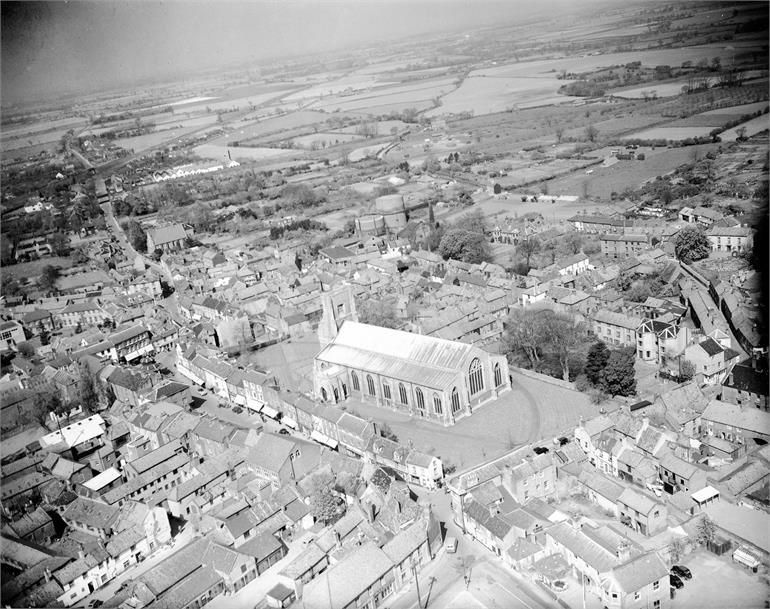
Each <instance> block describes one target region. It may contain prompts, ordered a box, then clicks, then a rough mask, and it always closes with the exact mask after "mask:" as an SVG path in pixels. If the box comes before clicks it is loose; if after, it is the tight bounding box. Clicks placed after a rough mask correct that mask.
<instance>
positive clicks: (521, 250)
mask: <svg viewBox="0 0 770 609" xmlns="http://www.w3.org/2000/svg"><path fill="white" fill-rule="evenodd" d="M539 251H540V240H539V239H538V238H537V237H529V238H527V239H524V240H523V241H521V242H520V243H519V244H518V245H517V246H516V253H517V254H519V256H523V257H524V260H525V261H526V263H527V268H528V269H530V268H532V265H531V264H530V261H531V260H532V256H534V255H535V254H537V253H538V252H539Z"/></svg>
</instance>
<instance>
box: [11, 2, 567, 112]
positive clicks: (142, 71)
mask: <svg viewBox="0 0 770 609" xmlns="http://www.w3.org/2000/svg"><path fill="white" fill-rule="evenodd" d="M548 1H552V0H548ZM557 1H558V0H557ZM533 5H534V6H539V7H542V6H543V2H542V0H541V1H540V2H530V1H525V0H507V1H503V2H497V3H491V2H489V3H488V2H482V1H480V0H465V1H463V2H455V1H444V0H419V1H414V0H413V1H403V0H344V1H339V0H337V1H330V0H316V1H308V0H302V1H293V0H274V1H272V2H264V1H258V2H248V3H235V2H222V1H217V0H209V1H208V2H186V1H185V2H182V1H171V2H155V1H149V2H125V1H124V2H99V3H96V2H50V3H48V2H2V95H3V98H4V101H6V102H8V101H12V100H13V101H15V100H17V99H26V98H34V97H40V96H41V95H42V96H45V95H47V94H51V93H55V92H60V91H65V90H68V91H73V90H75V91H76V90H79V89H80V90H88V91H93V90H97V89H99V88H104V87H113V86H115V85H118V84H128V83H131V82H135V81H136V80H137V79H147V78H154V77H157V76H167V75H170V74H179V73H180V72H182V71H188V70H190V69H193V68H195V67H196V66H200V67H210V66H216V65H220V64H232V63H234V62H240V61H248V60H254V61H259V60H260V59H264V58H270V57H276V56H282V55H287V54H305V53H311V52H318V51H325V50H332V49H336V48H341V47H349V46H352V45H357V44H361V43H366V42H370V41H377V40H392V39H398V38H403V37H405V36H411V35H415V34H419V33H423V32H437V31H442V30H449V29H451V30H457V29H460V28H463V27H465V26H468V27H469V28H470V27H473V26H477V25H490V24H493V23H500V22H501V21H503V20H508V19H510V20H513V21H515V20H516V18H517V16H523V14H524V13H525V12H526V11H529V10H530V9H528V8H525V7H527V6H529V7H531V6H533Z"/></svg>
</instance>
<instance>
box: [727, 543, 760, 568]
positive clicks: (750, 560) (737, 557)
mask: <svg viewBox="0 0 770 609" xmlns="http://www.w3.org/2000/svg"><path fill="white" fill-rule="evenodd" d="M733 560H734V561H735V562H737V563H740V564H742V565H746V566H747V567H749V568H750V569H751V570H752V571H754V573H756V572H757V568H758V567H759V564H760V562H759V559H758V558H757V557H756V556H755V555H754V553H753V552H752V551H751V550H749V549H748V548H747V547H746V546H740V547H739V548H738V549H737V550H735V552H733Z"/></svg>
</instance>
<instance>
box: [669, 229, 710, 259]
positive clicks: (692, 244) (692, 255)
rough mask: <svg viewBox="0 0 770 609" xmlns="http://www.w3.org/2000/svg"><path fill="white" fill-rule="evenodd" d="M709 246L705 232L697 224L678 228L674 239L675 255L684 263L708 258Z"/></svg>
mask: <svg viewBox="0 0 770 609" xmlns="http://www.w3.org/2000/svg"><path fill="white" fill-rule="evenodd" d="M710 251H711V246H710V244H709V240H708V237H707V236H706V233H704V232H703V229H702V228H699V227H697V226H687V227H685V228H683V229H682V230H680V231H679V232H678V233H677V235H676V239H675V241H674V253H675V254H676V257H677V258H678V259H679V260H681V261H682V262H684V263H686V264H690V263H691V262H696V261H698V260H703V259H704V258H708V255H709V252H710Z"/></svg>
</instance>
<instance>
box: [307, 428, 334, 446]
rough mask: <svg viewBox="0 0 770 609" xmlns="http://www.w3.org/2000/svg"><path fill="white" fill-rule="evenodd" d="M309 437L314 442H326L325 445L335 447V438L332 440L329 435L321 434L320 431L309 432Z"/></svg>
mask: <svg viewBox="0 0 770 609" xmlns="http://www.w3.org/2000/svg"><path fill="white" fill-rule="evenodd" d="M310 437H311V438H312V439H313V440H315V441H316V442H320V443H321V444H326V446H328V447H330V448H337V440H333V439H332V438H330V437H329V436H326V435H324V434H322V433H321V432H320V431H313V433H311V434H310Z"/></svg>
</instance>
